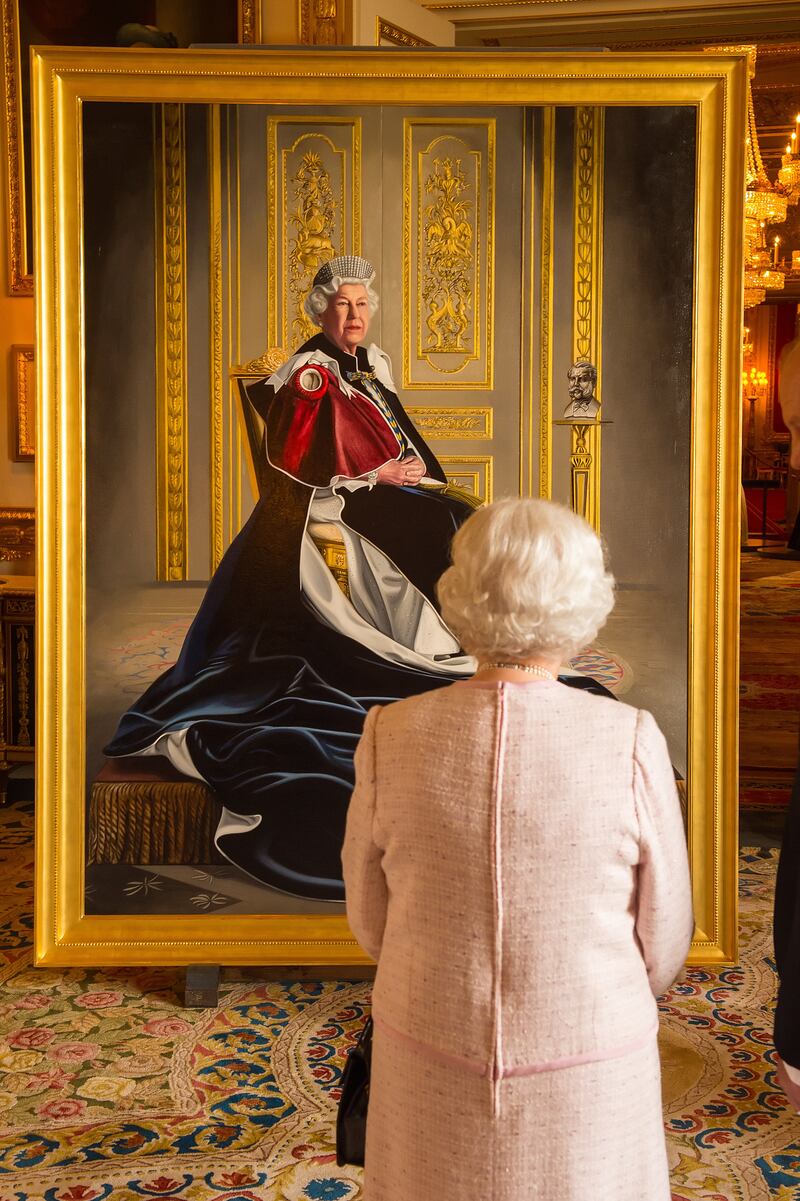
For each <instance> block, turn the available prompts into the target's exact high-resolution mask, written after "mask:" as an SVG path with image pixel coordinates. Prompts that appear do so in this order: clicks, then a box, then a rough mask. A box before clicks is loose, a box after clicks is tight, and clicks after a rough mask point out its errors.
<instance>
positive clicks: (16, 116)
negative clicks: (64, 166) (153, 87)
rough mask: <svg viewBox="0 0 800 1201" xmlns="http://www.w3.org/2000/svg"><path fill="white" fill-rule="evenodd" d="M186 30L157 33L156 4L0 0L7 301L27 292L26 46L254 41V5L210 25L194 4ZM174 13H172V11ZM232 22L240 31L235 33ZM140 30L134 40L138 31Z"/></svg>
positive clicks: (243, 1) (149, 0)
mask: <svg viewBox="0 0 800 1201" xmlns="http://www.w3.org/2000/svg"><path fill="white" fill-rule="evenodd" d="M184 9H185V12H186V15H185V17H184V20H185V22H186V25H185V28H181V29H179V30H177V31H174V32H173V31H172V30H161V31H160V30H159V29H158V25H157V22H158V5H157V3H155V2H154V0H138V3H136V2H135V3H134V4H133V5H130V4H128V5H124V4H119V3H117V2H116V0H111V2H110V3H109V2H108V0H88V2H87V3H84V4H80V5H64V4H60V5H59V4H55V5H48V4H44V3H42V2H41V0H0V54H1V55H2V65H3V76H4V81H5V88H4V94H3V109H2V120H3V134H4V137H3V142H4V146H5V167H4V185H5V193H6V205H7V212H8V223H7V237H8V265H9V278H8V287H9V291H10V293H11V295H13V296H29V295H31V294H32V293H33V203H32V202H33V175H32V165H31V100H30V96H31V83H30V61H29V60H30V50H31V46H34V45H36V46H39V45H47V44H53V45H60V46H64V45H66V46H86V47H89V46H114V45H116V44H118V43H117V35H118V33H120V31H122V30H123V28H124V29H125V36H126V37H127V39H128V43H129V44H131V45H133V44H136V38H137V37H138V38H141V39H145V38H150V39H151V41H150V44H151V45H152V46H153V47H154V48H157V47H159V46H164V45H165V44H169V43H168V42H167V41H166V39H165V37H164V36H162V35H168V36H172V37H173V38H174V37H175V34H176V33H177V35H178V39H179V40H178V41H177V42H175V41H173V42H172V44H173V45H175V44H177V45H187V46H188V45H189V43H190V42H192V41H198V42H202V41H206V42H212V41H224V40H231V41H233V40H235V38H236V34H237V32H238V33H239V38H240V40H241V41H248V40H250V41H252V40H254V39H255V34H256V22H257V20H258V14H256V13H255V12H254V11H253V9H254V4H253V2H252V0H240V3H239V6H238V11H235V10H234V11H233V12H232V16H231V19H230V20H227V19H226V18H225V16H221V14H222V13H223V6H219V9H220V14H218V16H217V17H216V18H212V19H210V20H209V18H208V14H206V15H205V17H204V18H201V19H198V17H197V15H196V13H195V11H194V9H193V6H190V5H185V6H184ZM173 11H174V10H173ZM237 23H238V29H237ZM137 27H138V29H139V32H138V34H137V32H136V28H137Z"/></svg>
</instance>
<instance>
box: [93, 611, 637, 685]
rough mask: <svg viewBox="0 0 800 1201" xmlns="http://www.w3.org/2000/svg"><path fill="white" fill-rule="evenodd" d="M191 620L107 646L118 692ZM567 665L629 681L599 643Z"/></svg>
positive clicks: (171, 654) (160, 660)
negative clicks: (117, 683)
mask: <svg viewBox="0 0 800 1201" xmlns="http://www.w3.org/2000/svg"><path fill="white" fill-rule="evenodd" d="M191 622H192V619H191V617H189V616H183V617H178V618H175V619H174V620H171V621H169V622H168V623H167V624H165V625H158V626H154V627H153V628H151V629H148V630H146V631H144V632H141V631H140V632H138V633H137V634H136V635H135V636H133V637H131V638H130V639H129V640H128V641H127V642H123V643H119V644H117V645H114V646H111V647H110V648H109V656H108V664H107V668H108V670H110V671H112V672H113V674H114V675H115V677H116V678H117V679H118V680H119V683H120V691H121V692H123V693H125V694H126V695H130V696H133V697H137V696H140V695H141V693H142V692H144V690H145V688H147V686H148V685H149V684H151V683H152V682H153V680H155V679H156V677H157V676H159V675H161V673H162V672H164V671H166V670H167V668H169V667H173V666H174V665H175V663H176V661H177V659H178V655H179V654H180V650H181V647H182V646H183V640H184V638H185V637H186V634H187V632H188V629H189V626H190V625H191ZM568 666H569V667H571V668H572V670H573V671H579V672H581V673H582V674H584V675H590V676H592V677H593V678H594V679H596V680H599V681H600V683H601V684H605V686H606V688H610V689H611V691H612V692H617V693H623V692H627V690H628V688H629V687H630V685H631V682H632V673H631V669H630V666H629V665H628V664H627V663H626V662H625V660H624V659H622V658H621V657H620V656H619V655H617V654H615V653H614V652H613V651H610V650H608V649H607V648H606V647H603V646H599V645H598V646H589V647H586V648H585V649H584V650H582V651H580V652H579V653H578V654H577V655H576V656H575V658H574V659H571V660H570V662H569V664H568Z"/></svg>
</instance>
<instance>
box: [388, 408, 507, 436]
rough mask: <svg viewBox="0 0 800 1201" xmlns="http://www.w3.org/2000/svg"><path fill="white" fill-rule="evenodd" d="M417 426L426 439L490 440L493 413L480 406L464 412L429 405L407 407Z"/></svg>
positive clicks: (459, 409) (462, 409) (491, 410)
mask: <svg viewBox="0 0 800 1201" xmlns="http://www.w3.org/2000/svg"><path fill="white" fill-rule="evenodd" d="M406 412H407V413H408V415H409V417H410V418H411V420H412V421H413V422H414V425H415V426H416V427H417V429H418V430H419V432H420V433H421V434H422V436H423V438H426V439H429V438H448V439H450V438H459V439H463V438H468V439H469V440H470V441H472V440H473V439H483V438H491V437H492V435H493V427H494V409H492V408H489V407H479V406H478V405H469V406H464V407H463V408H449V407H444V408H434V407H433V406H428V405H406Z"/></svg>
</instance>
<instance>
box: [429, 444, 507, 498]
mask: <svg viewBox="0 0 800 1201" xmlns="http://www.w3.org/2000/svg"><path fill="white" fill-rule="evenodd" d="M438 459H439V462H440V463H441V465H442V467H444V472H445V475H446V476H447V478H448V480H449V482H450V483H451V484H455V485H456V487H457V488H463V489H464V491H465V492H469V493H471V495H472V496H478V497H480V499H481V500H482V501H485V502H486V504H491V501H492V495H493V489H494V456H493V455H439V456H438Z"/></svg>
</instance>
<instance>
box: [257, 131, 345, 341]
mask: <svg viewBox="0 0 800 1201" xmlns="http://www.w3.org/2000/svg"><path fill="white" fill-rule="evenodd" d="M267 181H268V182H267V227H268V228H267V267H268V270H267V279H268V281H269V291H268V296H267V333H268V337H267V341H268V345H270V346H280V347H282V348H283V349H285V350H287V351H293V350H294V349H295V348H296V347H297V346H299V345H300V343H301V342H304V341H305V340H306V338H310V337H312V336H313V335H314V334H315V333H318V332H319V331H318V329H317V327H316V326H315V325H313V324H312V323H311V322H310V321H309V320H308V317H307V316H306V314H305V313H304V312H303V301H304V300H305V298H306V296H307V294H308V290H309V288H310V287H311V281H312V280H313V278H314V276H315V275H316V273H317V271H318V270H319V268H320V267H321V266H322V264H323V263H325V262H327V261H328V259H331V258H333V257H334V256H335V255H337V254H360V253H361V121H360V119H359V118H358V117H354V118H347V117H341V118H340V117H314V116H309V117H304V118H298V117H270V118H269V120H268V122H267Z"/></svg>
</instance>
